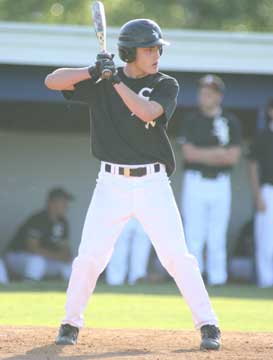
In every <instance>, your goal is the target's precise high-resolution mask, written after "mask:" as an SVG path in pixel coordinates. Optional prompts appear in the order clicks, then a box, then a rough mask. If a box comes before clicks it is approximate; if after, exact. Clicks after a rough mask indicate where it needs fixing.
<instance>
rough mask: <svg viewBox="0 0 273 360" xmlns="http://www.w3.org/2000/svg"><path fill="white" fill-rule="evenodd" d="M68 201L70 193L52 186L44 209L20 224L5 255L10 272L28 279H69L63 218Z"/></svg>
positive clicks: (66, 227)
mask: <svg viewBox="0 0 273 360" xmlns="http://www.w3.org/2000/svg"><path fill="white" fill-rule="evenodd" d="M69 200H72V195H71V194H69V193H68V192H66V191H65V190H63V189H61V188H55V189H52V190H51V191H50V192H49V194H48V199H47V204H46V208H45V209H43V210H42V211H39V212H38V213H35V214H34V215H32V216H31V217H30V218H29V219H27V220H26V222H25V223H24V224H23V225H21V226H20V227H19V229H18V231H17V232H16V234H15V237H14V238H13V240H12V242H11V244H10V245H9V247H8V253H7V256H6V259H7V264H8V268H9V269H10V270H11V272H12V273H14V274H16V275H20V276H22V277H23V278H26V279H30V280H41V279H42V278H43V277H44V276H46V275H49V276H56V275H61V276H62V277H63V278H64V279H65V280H68V278H69V276H70V272H71V253H70V250H69V244H68V237H69V229H68V222H67V220H66V211H67V207H68V201H69Z"/></svg>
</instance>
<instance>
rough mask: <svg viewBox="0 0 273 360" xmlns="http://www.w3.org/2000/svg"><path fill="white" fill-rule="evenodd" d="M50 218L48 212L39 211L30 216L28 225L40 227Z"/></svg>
mask: <svg viewBox="0 0 273 360" xmlns="http://www.w3.org/2000/svg"><path fill="white" fill-rule="evenodd" d="M47 218H48V216H47V212H46V210H39V211H36V212H35V213H33V214H32V215H30V217H29V218H28V220H27V223H28V224H31V225H33V224H35V225H39V224H42V223H43V222H44V221H45V220H46V219H47Z"/></svg>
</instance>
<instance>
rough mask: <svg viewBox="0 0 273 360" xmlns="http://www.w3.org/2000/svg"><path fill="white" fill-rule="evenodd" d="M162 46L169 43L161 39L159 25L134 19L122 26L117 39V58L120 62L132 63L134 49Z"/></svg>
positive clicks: (146, 20) (150, 21)
mask: <svg viewBox="0 0 273 360" xmlns="http://www.w3.org/2000/svg"><path fill="white" fill-rule="evenodd" d="M158 45H159V46H160V54H161V53H162V46H163V45H169V43H168V42H167V41H165V40H163V39H162V32H161V29H160V27H159V25H158V24H157V23H156V22H155V21H153V20H149V19H134V20H131V21H128V22H127V23H126V24H124V25H123V26H122V28H121V29H120V33H119V38H118V49H119V56H120V58H121V60H122V61H125V62H128V63H130V62H133V61H134V60H135V58H136V49H137V48H140V47H141V48H145V47H147V48H148V47H153V46H158Z"/></svg>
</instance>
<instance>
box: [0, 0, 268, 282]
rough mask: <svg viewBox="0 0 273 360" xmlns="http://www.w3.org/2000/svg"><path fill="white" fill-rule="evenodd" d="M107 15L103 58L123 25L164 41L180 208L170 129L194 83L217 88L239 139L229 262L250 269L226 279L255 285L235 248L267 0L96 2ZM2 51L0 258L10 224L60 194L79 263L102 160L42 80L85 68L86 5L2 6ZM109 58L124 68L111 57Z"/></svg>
mask: <svg viewBox="0 0 273 360" xmlns="http://www.w3.org/2000/svg"><path fill="white" fill-rule="evenodd" d="M104 5H105V9H106V16H107V23H108V25H109V27H108V29H107V31H108V33H107V41H108V44H107V47H108V50H109V51H112V52H113V53H115V54H117V47H116V41H117V37H118V32H119V28H120V26H121V25H122V24H123V23H125V22H126V21H128V20H130V19H132V18H150V19H153V20H155V21H157V22H158V23H159V24H160V26H161V28H162V29H163V33H164V37H165V38H166V39H167V40H168V41H170V43H171V45H170V46H169V47H168V48H166V49H164V54H163V56H162V59H161V70H162V71H163V72H166V73H168V74H170V75H171V76H174V77H175V78H176V79H177V80H178V82H179V84H180V93H179V97H178V106H177V110H176V112H175V115H174V117H173V119H172V120H171V123H170V126H169V129H168V133H169V135H170V138H171V141H172V144H173V147H174V151H175V156H176V160H177V171H176V173H175V174H174V175H173V176H172V178H171V181H172V187H173V190H174V193H175V196H176V199H177V202H178V204H179V206H180V197H181V184H182V176H183V161H182V153H181V146H180V145H179V144H178V143H177V142H176V136H177V131H178V128H179V126H180V123H181V122H182V121H183V116H184V114H186V113H187V112H188V111H190V110H192V109H194V108H195V106H196V101H197V98H196V97H197V83H198V79H199V78H200V77H201V76H202V75H204V74H207V73H213V74H217V75H219V76H220V77H221V78H222V79H223V81H224V83H225V85H226V92H225V96H224V102H223V105H224V107H225V108H226V109H228V110H230V111H232V112H233V113H234V114H235V115H237V117H238V119H239V120H240V124H241V128H242V137H243V140H242V156H241V158H240V161H239V163H238V164H237V165H236V166H235V168H234V170H233V172H232V209H231V218H230V223H229V231H228V243H227V244H228V256H229V261H231V260H232V259H233V258H235V257H236V256H237V257H238V256H239V257H246V258H247V260H248V265H247V267H246V268H244V269H246V274H243V273H242V271H240V270H238V273H237V274H236V271H235V274H234V271H233V274H231V277H230V278H231V279H232V278H233V280H236V279H237V280H238V279H240V280H244V281H252V282H255V269H254V267H255V266H254V256H253V251H249V247H251V245H246V247H247V248H244V247H243V249H242V246H241V247H240V246H239V245H240V244H239V243H238V241H239V240H238V239H240V234H241V233H242V230H243V229H244V226H245V225H246V224H247V223H248V222H249V221H251V220H252V219H253V215H254V212H255V210H254V199H253V194H252V191H251V186H250V181H249V175H248V170H247V159H246V157H247V152H248V147H249V144H250V143H251V142H252V141H253V139H254V137H255V136H256V134H257V131H258V130H259V129H263V128H264V127H265V106H266V103H267V101H268V99H269V98H270V97H272V96H273V81H272V80H273V78H272V75H273V22H272V13H273V2H272V1H271V0H251V1H249V0H241V1H235V0H229V1H225V0H180V1H178V0H177V1H175V0H165V1H164V0H149V1H144V0H135V1H131V0H112V1H110V0H109V1H108V0H105V1H104ZM0 49H1V51H0V161H1V172H0V213H1V216H0V228H1V238H0V254H1V253H2V254H3V256H4V252H5V249H6V247H7V245H8V243H9V242H10V241H11V239H12V238H13V236H14V234H15V232H16V230H17V229H18V226H19V225H20V224H22V223H23V222H24V221H25V219H26V218H27V217H29V215H30V214H32V213H33V212H35V211H36V210H38V209H41V208H42V207H43V206H44V204H45V199H46V196H47V194H48V191H49V190H50V189H52V188H54V187H56V186H58V187H64V188H65V189H67V190H68V191H69V192H70V193H72V194H73V195H74V198H75V199H74V201H73V203H71V204H70V206H69V209H68V213H67V218H68V222H69V225H70V235H69V241H70V247H71V252H72V254H73V255H76V251H77V247H78V244H79V241H80V235H81V228H82V225H83V221H84V217H85V213H86V210H87V207H88V204H89V201H90V198H91V195H92V191H93V189H94V186H95V181H96V176H97V172H98V166H99V162H98V161H97V160H96V159H95V158H94V157H93V156H92V154H91V151H90V130H89V129H90V124H89V116H88V109H87V107H86V106H85V105H83V104H75V103H73V104H72V103H67V102H65V100H64V99H63V98H62V96H61V94H60V93H58V92H54V91H49V90H48V89H46V87H45V86H44V78H45V76H46V75H47V74H48V73H49V72H51V71H53V70H54V69H56V68H58V67H63V66H66V67H67V66H73V67H80V66H87V65H89V64H91V63H93V62H94V60H95V57H96V54H97V52H98V43H97V40H96V37H95V33H94V30H93V25H92V21H91V14H90V1H89V0H88V1H86V0H77V1H70V0H63V1H51V0H39V1H35V0H24V1H21V0H13V1H9V0H2V1H0ZM115 59H116V60H117V62H118V63H119V64H121V63H120V62H119V60H118V56H117V55H116V58H115ZM272 155H273V154H271V155H270V156H272ZM272 221H273V219H272ZM272 236H273V235H272ZM238 248H240V250H238ZM154 256H155V255H154V254H153V253H152V254H151V259H152V258H153V257H154ZM229 263H230V262H229ZM150 266H151V268H152V269H151V271H152V272H154V271H155V272H156V271H159V272H160V271H162V270H161V269H159V270H157V266H154V261H153V260H150ZM272 266H273V264H272ZM240 269H241V268H240ZM233 270H234V269H233ZM230 272H231V273H232V270H231V271H230Z"/></svg>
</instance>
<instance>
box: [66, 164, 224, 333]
mask: <svg viewBox="0 0 273 360" xmlns="http://www.w3.org/2000/svg"><path fill="white" fill-rule="evenodd" d="M121 166H124V165H121ZM125 166H126V165H125ZM130 167H131V168H132V167H133V166H131V165H130ZM135 167H139V165H138V166H135ZM160 167H161V169H160V172H158V173H153V172H152V168H153V166H151V165H148V166H147V169H148V170H149V171H150V170H151V173H149V174H147V175H145V176H142V177H126V176H123V175H118V166H114V165H113V164H112V166H111V169H112V170H111V171H112V172H113V173H108V172H105V163H102V166H101V171H100V173H99V177H98V180H97V185H96V188H95V190H94V194H93V197H92V201H91V203H90V206H89V209H88V212H87V215H86V219H85V223H84V227H83V232H82V239H81V243H80V246H79V252H78V256H77V257H76V259H75V260H74V262H73V267H72V274H71V277H70V281H69V285H68V289H67V301H66V316H65V318H64V319H63V321H62V323H63V324H65V323H68V324H70V325H73V326H77V327H79V328H81V327H82V326H83V312H84V310H85V307H86V305H87V302H88V299H89V297H90V295H91V294H92V293H93V291H94V288H95V285H96V281H97V279H98V277H99V274H100V273H101V272H102V271H103V269H104V268H105V266H106V264H107V263H108V261H109V259H110V257H111V254H112V252H113V247H114V244H115V241H116V240H117V238H118V236H119V234H120V233H121V231H122V229H123V227H124V225H125V223H126V222H127V221H128V219H130V218H131V217H135V218H136V219H138V220H139V221H140V223H141V224H142V226H143V228H144V230H145V232H146V233H147V235H148V236H149V238H150V239H151V241H152V243H153V245H154V247H155V250H156V252H157V255H158V257H159V259H160V260H161V262H162V264H163V266H164V267H165V268H166V269H167V271H168V272H169V273H170V275H171V276H173V278H174V280H175V281H176V284H177V286H178V288H179V290H180V292H181V294H183V296H184V298H185V300H186V302H187V304H188V305H189V307H190V309H191V312H192V316H193V320H194V323H195V326H196V328H200V327H201V326H203V325H204V324H215V325H217V319H216V316H215V314H214V311H213V309H212V306H211V303H210V300H209V297H208V294H207V291H206V289H205V286H204V283H203V280H202V277H201V274H200V271H199V268H198V264H197V261H196V259H195V258H194V257H193V256H192V255H190V254H189V253H188V250H187V247H186V244H185V240H184V234H183V227H182V222H181V218H180V214H179V211H178V208H177V205H176V203H175V199H174V196H173V193H172V189H171V186H170V184H169V179H168V177H167V174H166V172H165V167H164V166H163V165H160Z"/></svg>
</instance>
